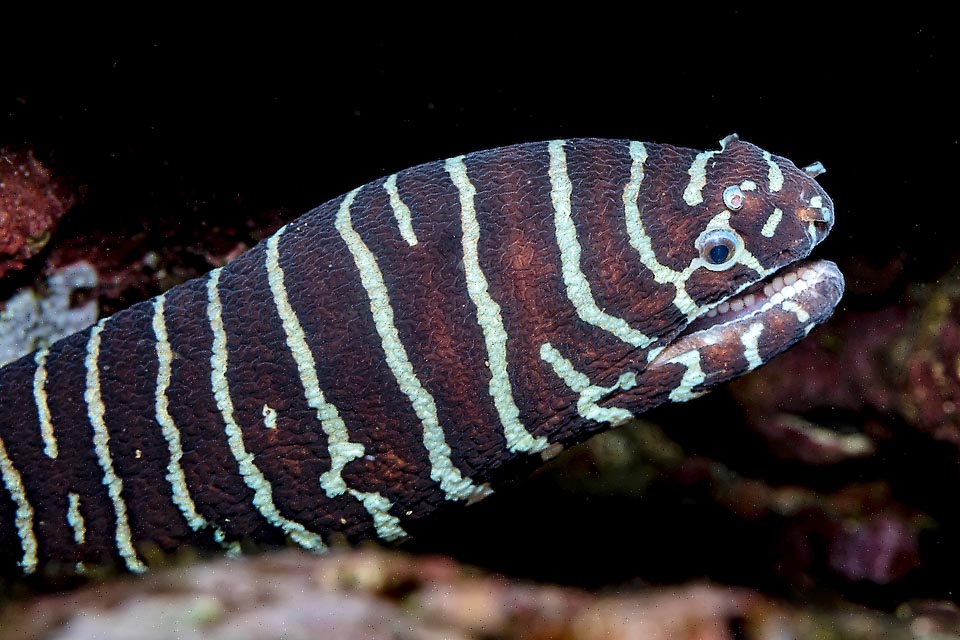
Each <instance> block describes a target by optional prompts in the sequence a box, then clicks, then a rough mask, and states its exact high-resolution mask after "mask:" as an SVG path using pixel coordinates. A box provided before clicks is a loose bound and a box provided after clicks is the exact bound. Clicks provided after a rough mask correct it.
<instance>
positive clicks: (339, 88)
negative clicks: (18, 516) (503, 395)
mask: <svg viewBox="0 0 960 640" xmlns="http://www.w3.org/2000/svg"><path fill="white" fill-rule="evenodd" d="M455 8H456V9H457V10H458V11H462V12H463V17H455V16H454V15H453V13H452V11H453V9H454V8H448V9H446V10H444V11H442V12H441V11H438V12H437V13H435V14H429V15H428V14H425V15H423V16H421V17H416V16H411V15H384V14H381V13H379V10H378V9H375V8H373V7H357V9H359V10H358V11H357V12H356V15H354V16H351V17H349V18H347V17H342V16H341V17H334V16H327V17H326V18H323V19H318V18H314V17H307V16H297V15H290V16H286V17H283V18H282V19H277V18H270V19H267V18H263V19H262V20H260V19H257V20H254V21H249V22H247V23H246V24H244V25H242V26H238V25H233V24H227V23H226V22H224V23H207V24H204V25H202V26H201V25H198V24H195V23H194V22H192V17H191V16H182V17H180V18H179V19H177V21H176V24H177V27H176V28H175V29H174V28H170V29H169V30H166V29H164V28H158V27H157V26H156V25H152V24H150V23H149V21H145V20H143V19H142V18H138V19H132V18H129V19H127V23H126V24H125V26H124V27H122V28H121V27H117V28H116V29H114V30H106V29H104V30H101V32H99V33H96V34H94V33H92V32H90V31H89V30H88V29H86V28H80V27H77V28H76V29H74V30H72V31H70V32H69V33H66V34H61V33H57V34H51V33H49V32H47V31H45V30H44V25H43V24H42V23H36V22H34V23H30V24H28V25H21V26H22V27H23V31H22V32H21V33H20V34H19V38H17V39H16V41H12V40H10V39H7V40H5V41H4V49H5V59H6V68H5V74H6V78H7V79H6V81H5V82H4V83H3V94H2V96H0V145H4V144H11V145H15V146H17V145H27V146H30V147H31V148H33V149H34V150H35V152H36V154H37V156H38V157H39V158H40V159H41V160H42V161H43V162H45V163H47V164H48V165H50V166H52V167H53V168H54V169H55V170H56V171H57V172H58V173H60V174H61V175H64V176H67V177H69V179H70V180H71V181H72V182H73V184H75V185H77V187H78V189H79V190H80V191H81V193H82V203H81V204H80V205H79V206H78V207H77V209H75V211H74V212H72V213H71V214H70V215H69V216H68V219H65V221H64V222H65V227H64V228H62V229H61V233H76V232H77V228H78V225H92V226H95V227H97V228H99V229H101V230H103V229H107V230H111V229H112V230H115V233H116V234H117V235H118V236H119V235H122V234H126V233H129V224H130V220H139V219H140V217H141V216H143V215H144V212H151V211H161V212H163V215H165V216H175V217H176V218H177V219H178V220H180V221H181V223H182V225H184V226H191V225H194V226H195V225H203V224H205V221H208V220H226V219H230V218H231V217H232V216H233V217H235V216H237V215H239V214H238V213H237V212H238V211H245V212H249V211H251V210H267V209H270V210H278V211H280V212H281V213H282V216H283V217H289V218H292V217H295V216H296V215H297V214H299V213H302V212H304V211H306V210H307V209H309V208H311V207H312V206H314V205H316V204H319V203H321V202H323V201H325V200H327V199H329V198H332V197H335V196H337V195H339V194H341V193H343V192H345V191H347V190H349V189H351V188H353V187H355V186H357V185H359V184H362V183H364V182H368V181H370V180H373V179H375V178H378V177H380V176H382V175H384V174H387V173H390V172H394V171H397V170H399V169H402V168H404V167H408V166H411V165H414V164H417V163H420V162H425V161H430V160H435V159H438V158H444V157H449V156H452V155H458V154H461V153H466V152H469V151H473V150H477V149H481V148H487V147H493V146H498V145H503V144H512V143H517V142H522V141H532V140H542V139H549V138H555V137H574V136H598V137H617V138H634V139H640V140H649V141H656V142H664V143H670V144H675V145H682V146H689V147H694V148H698V149H709V148H715V147H716V146H717V141H718V140H719V139H720V138H722V137H724V136H726V135H727V134H729V133H731V132H736V133H738V134H740V136H741V138H743V139H745V140H748V141H750V142H753V143H755V144H757V145H759V146H761V147H763V148H765V149H768V150H770V151H772V152H774V153H776V154H778V155H783V156H786V157H788V158H791V159H792V160H794V161H795V162H796V163H797V164H798V165H800V166H803V165H806V164H809V163H811V162H813V161H815V160H819V161H821V162H823V164H824V165H825V166H826V167H827V171H828V172H827V174H826V175H825V176H823V177H821V178H820V183H821V184H823V185H824V186H825V188H826V189H827V191H828V192H829V193H830V194H831V195H832V197H833V199H834V201H835V204H836V207H837V224H836V226H835V228H834V231H833V234H832V236H831V238H830V239H829V240H828V241H827V242H825V243H824V245H822V247H821V248H820V249H819V250H818V255H819V256H821V257H829V258H831V259H833V260H836V261H837V262H838V263H839V264H840V266H841V268H842V269H843V270H844V272H845V273H846V275H847V283H848V293H847V296H846V298H845V299H844V302H843V303H842V306H843V307H844V308H848V309H870V308H879V307H882V306H884V305H887V304H890V303H891V302H895V301H897V300H899V299H901V298H902V297H903V296H904V294H905V291H907V285H908V284H909V283H911V282H915V281H918V280H932V279H936V278H937V277H938V276H940V275H941V274H943V273H944V272H945V271H946V270H947V269H949V268H950V267H951V266H952V265H954V264H956V263H957V260H958V258H960V251H958V247H957V242H956V238H957V233H958V231H960V223H958V220H960V211H958V208H957V204H956V202H957V201H956V198H955V194H954V191H955V189H956V187H957V184H958V178H960V166H958V165H960V162H958V160H957V154H958V151H960V125H958V122H957V113H958V111H960V110H958V106H957V103H956V100H955V98H954V97H953V92H955V91H956V90H957V84H958V82H957V81H958V78H960V73H958V44H957V33H956V29H955V25H954V24H952V23H951V21H949V20H947V19H946V17H945V16H943V15H936V14H935V13H929V14H925V15H924V14H922V13H920V12H918V11H916V10H914V9H910V10H908V11H901V12H899V13H886V14H885V13H882V12H878V11H877V10H875V9H871V10H870V12H869V14H868V13H866V12H864V13H863V14H853V15H851V16H850V17H847V18H845V19H838V16H837V15H835V13H834V12H833V11H823V12H818V11H817V10H815V9H814V8H812V7H809V6H799V5H797V6H782V7H778V8H777V13H776V14H771V7H770V6H769V5H764V6H762V7H758V8H748V7H737V8H716V7H715V8H711V9H702V8H696V7H693V6H689V5H686V4H682V5H681V4H679V3H678V4H677V5H676V6H658V7H657V8H656V9H652V8H650V7H644V6H637V7H634V8H633V9H634V10H633V11H631V12H624V11H623V10H620V9H618V10H610V11H609V13H607V14H601V13H599V12H598V13H594V14H592V15H590V16H585V15H579V13H574V12H570V13H569V14H567V15H557V14H558V12H559V10H558V9H557V8H554V9H553V10H552V13H551V14H550V15H551V16H552V19H551V20H550V21H546V20H544V19H543V18H544V16H543V15H538V14H537V13H533V14H532V15H531V17H530V18H520V17H519V15H518V13H519V12H520V10H521V7H519V6H517V7H511V8H507V9H504V8H494V7H486V6H484V7H479V6H478V7H471V6H465V5H460V6H458V7H455ZM342 9H343V7H337V10H338V11H340V10H342ZM581 9H582V8H581ZM581 9H578V10H577V11H580V10H581ZM542 10H543V9H541V11H542ZM112 18H113V19H115V20H117V19H119V20H121V21H122V20H123V19H124V17H123V16H113V17H112ZM166 18H167V19H169V16H166ZM145 29H150V31H151V32H149V33H147V32H145ZM137 224H140V223H139V222H138V223H137ZM55 240H56V239H55ZM120 241H121V238H119V237H118V244H120ZM108 248H109V247H108ZM714 402H715V404H707V405H701V406H704V407H707V409H706V412H705V413H704V412H702V413H701V416H700V417H697V418H691V415H696V414H686V418H685V419H687V420H691V419H694V420H697V421H698V422H699V423H701V424H702V423H703V421H704V420H706V421H708V422H707V423H706V424H707V425H708V426H710V425H712V424H713V423H714V421H715V419H716V417H717V416H715V415H711V414H710V413H709V412H710V411H712V410H723V409H724V405H723V404H722V401H721V402H720V404H716V401H714ZM718 407H719V409H718ZM523 495H524V494H521V496H523ZM495 506H496V504H494V507H495ZM494 507H483V508H481V509H479V510H475V511H474V515H472V516H469V517H468V520H467V522H466V523H465V524H464V523H454V525H453V526H454V529H453V530H452V531H453V533H452V534H449V536H448V537H446V538H445V537H444V535H446V534H444V535H440V536H435V537H434V538H433V539H430V538H429V537H428V538H427V540H426V542H425V543H424V544H423V548H426V549H432V550H436V549H440V550H452V551H454V552H457V551H459V552H461V555H465V556H466V557H468V559H470V560H473V561H478V562H482V563H486V564H491V565H494V566H495V567H496V568H498V569H500V570H506V571H510V570H511V568H513V569H514V570H515V571H517V572H519V573H526V574H529V575H533V576H536V577H541V578H542V577H546V578H550V579H558V580H564V581H571V580H572V581H577V580H574V579H573V578H571V575H574V574H575V573H576V572H580V573H581V574H583V575H586V574H590V572H591V571H596V574H595V575H590V576H589V577H587V578H586V579H583V580H579V582H581V583H583V584H590V585H595V584H600V583H603V582H605V581H606V580H608V579H613V580H624V579H627V578H628V577H629V576H630V575H633V572H635V571H636V567H637V566H638V565H643V566H647V567H649V566H650V563H651V558H650V556H651V554H650V553H649V552H648V551H645V552H644V553H643V556H644V558H645V559H644V560H638V561H637V562H636V565H635V564H634V563H631V562H627V563H626V564H617V562H619V561H620V558H619V557H615V558H613V559H611V558H605V559H601V560H596V555H590V554H588V555H582V556H580V559H575V558H574V555H575V554H572V553H570V551H571V550H572V549H574V548H577V547H578V546H579V545H582V544H583V543H584V537H586V538H588V540H587V544H590V545H592V546H593V547H595V548H597V547H602V546H603V542H604V536H605V535H607V534H605V533H604V526H608V527H609V525H604V524H603V523H602V522H596V523H591V522H585V521H584V520H583V518H589V517H594V516H595V517H596V518H598V519H599V518H602V517H605V516H603V515H601V514H603V513H604V509H603V508H602V507H598V508H596V509H594V510H593V511H589V513H586V514H585V513H583V511H581V509H584V508H589V506H585V505H576V504H573V505H570V504H567V505H564V504H562V503H549V502H548V503H544V504H541V505H538V506H537V507H536V508H531V509H529V510H528V511H529V513H527V516H528V518H529V517H532V518H533V519H534V520H528V521H526V522H524V521H523V520H521V521H520V522H519V523H517V522H511V523H508V525H507V526H506V527H505V526H504V525H503V523H502V522H499V523H498V522H484V521H485V519H487V518H498V519H500V520H504V519H508V518H509V519H512V518H516V517H519V518H522V517H523V515H524V514H523V512H524V511H525V510H526V509H525V508H524V505H523V503H522V501H518V502H515V503H514V504H513V506H512V507H511V508H512V511H508V512H507V513H508V515H507V516H504V515H503V514H502V512H497V511H496V510H494ZM564 508H569V509H571V513H568V514H564V515H563V516H562V517H561V519H560V520H558V522H563V520H564V519H566V520H567V521H568V522H570V521H574V520H576V519H578V518H580V520H578V521H577V522H576V526H574V527H572V528H571V529H568V530H557V531H555V535H554V534H552V533H551V532H550V530H549V529H545V528H544V527H543V526H540V527H538V526H537V522H536V521H537V520H538V519H539V518H540V517H541V516H542V515H543V514H544V513H546V512H548V511H550V510H563V509H564ZM615 508H616V507H614V509H615ZM607 513H609V512H607ZM674 515H675V516H676V522H673V523H667V524H666V526H664V523H649V524H644V525H643V526H642V527H638V528H637V529H635V530H631V531H627V532H623V531H619V532H617V540H618V541H619V542H620V543H623V542H624V540H625V539H628V538H629V536H631V535H637V536H638V540H640V539H642V537H643V536H642V535H641V534H642V533H643V531H644V530H646V531H647V534H646V535H647V539H649V540H653V542H654V543H655V544H657V545H659V544H670V543H671V542H672V543H673V544H674V545H676V546H677V547H680V548H682V546H683V545H687V548H688V549H689V551H688V552H681V553H679V554H678V555H670V554H667V555H666V556H665V557H663V558H660V560H661V561H663V562H664V567H663V568H662V570H661V572H660V573H659V574H657V572H656V570H654V572H653V573H654V575H655V577H659V578H663V579H680V578H683V577H685V576H686V575H688V574H685V573H683V572H682V571H681V572H680V573H677V572H676V571H674V572H672V573H671V567H670V565H671V563H673V562H674V560H675V559H677V558H680V557H684V558H686V559H687V560H691V559H692V562H693V565H692V566H693V567H694V569H693V570H692V572H693V574H697V572H698V571H700V568H703V567H705V566H706V565H707V564H709V563H710V562H714V561H715V558H716V557H717V556H720V555H723V554H729V555H731V556H733V557H737V555H738V554H749V553H750V545H751V541H750V540H739V541H736V540H732V541H731V540H729V539H725V540H723V541H720V542H718V543H716V546H713V545H710V544H706V545H702V544H699V543H698V539H707V538H709V532H704V531H700V530H698V527H700V526H702V522H703V519H702V518H700V517H698V516H693V517H691V518H690V520H689V521H687V520H685V519H684V518H685V516H684V514H683V510H682V508H679V509H678V510H677V511H676V513H675V514H674ZM471 518H472V519H471ZM613 526H614V527H616V525H615V524H614V525H613ZM631 526H632V525H631ZM457 527H459V529H458V528H457ZM518 529H520V530H523V532H520V531H518ZM651 531H654V532H657V531H659V533H656V534H655V535H652V537H651V534H650V533H649V532H651ZM571 536H573V537H571ZM455 537H463V538H464V540H466V544H467V545H471V547H470V548H469V549H467V551H466V552H465V553H463V552H464V549H463V547H462V546H461V547H460V548H459V549H458V548H457V546H456V544H455V542H454V541H452V540H451V538H455ZM669 538H674V539H673V540H672V541H671V540H669ZM483 545H487V547H486V548H479V547H481V546H483ZM621 548H622V547H621ZM505 554H509V557H510V558H511V559H512V560H510V561H506V560H505V559H504V560H502V561H500V562H498V561H497V558H498V556H500V557H502V558H506V557H507V555H505ZM530 555H540V556H541V558H540V559H539V560H536V561H530V560H529V558H527V559H524V556H530ZM600 555H602V551H601V552H600ZM652 555H654V556H656V555H657V554H652ZM741 557H743V556H741ZM517 558H520V559H519V560H517ZM671 558H673V559H671ZM654 560H656V558H654ZM594 562H595V564H591V563H594ZM759 562H760V563H762V560H760V561H759ZM697 563H701V564H699V565H698V564H697ZM734 564H736V563H734ZM563 566H567V567H569V568H568V569H567V570H566V572H564V570H563V569H561V568H560V567H563ZM517 567H519V569H517ZM600 567H603V568H602V569H601V568H600ZM698 567H700V568H698ZM728 568H729V567H728ZM686 571H688V572H689V569H687V570H686ZM714 575H715V576H716V575H717V574H714ZM720 577H721V578H722V579H724V580H725V581H732V582H749V580H748V579H747V578H744V577H743V576H736V575H729V574H728V575H722V574H721V575H720Z"/></svg>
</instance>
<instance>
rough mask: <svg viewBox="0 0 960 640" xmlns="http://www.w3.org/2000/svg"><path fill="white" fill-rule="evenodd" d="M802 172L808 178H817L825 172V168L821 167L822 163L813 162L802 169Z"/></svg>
mask: <svg viewBox="0 0 960 640" xmlns="http://www.w3.org/2000/svg"><path fill="white" fill-rule="evenodd" d="M803 172H804V173H805V174H807V175H808V176H810V177H811V178H816V177H817V176H822V175H823V174H824V173H826V172H827V170H826V168H825V167H824V166H823V163H822V162H820V161H817V162H814V163H813V164H808V165H807V166H805V167H804V168H803Z"/></svg>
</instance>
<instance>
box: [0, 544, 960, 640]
mask: <svg viewBox="0 0 960 640" xmlns="http://www.w3.org/2000/svg"><path fill="white" fill-rule="evenodd" d="M909 615H911V616H912V617H913V620H912V623H911V624H912V626H913V627H914V628H918V626H923V628H925V629H928V630H934V629H941V630H942V629H944V628H948V627H949V625H950V624H952V623H953V620H952V617H951V615H950V612H949V611H945V610H943V609H942V608H941V609H935V608H933V607H932V606H929V605H928V606H926V607H925V610H918V611H917V612H915V613H910V614H909ZM910 628H911V625H910V624H907V623H905V622H904V621H901V620H898V619H896V618H894V617H892V616H884V615H879V614H870V613H866V612H862V611H857V610H848V609H844V610H837V611H832V612H831V611H817V612H802V611H799V610H797V609H795V608H792V607H790V606H787V605H784V604H780V603H777V602H775V601H773V600H770V599H768V598H765V597H762V596H760V595H757V594H755V593H752V592H750V591H747V590H745V589H729V588H722V587H715V586H710V585H706V584H694V585H690V586H685V587H677V588H671V589H622V590H618V591H617V592H616V593H610V594H601V595H594V594H589V593H586V592H583V591H578V590H574V589H568V588H560V587H553V586H542V585H534V584H529V583H524V582H518V581H513V580H510V579H508V578H505V577H502V576H496V575H490V574H485V573H481V572H478V571H476V570H471V569H465V568H463V567H461V566H459V565H457V564H456V563H455V562H453V561H451V560H448V559H444V558H439V557H424V558H414V557H410V556H406V555H402V554H398V553H387V552H377V551H359V552H339V553H335V554H333V555H330V556H325V557H315V556H313V557H312V556H308V555H305V554H301V553H294V552H285V553H277V554H272V555H265V556H260V557H256V558H241V559H235V560H230V561H226V560H220V561H216V562H210V563H207V564H203V565H193V566H188V567H185V568H181V569H173V570H168V571H165V572H162V573H156V574H154V575H151V576H148V577H147V578H146V579H141V580H130V579H127V580H122V581H117V582H114V583H112V584H105V585H99V586H91V587H87V588H84V589H80V590H78V591H75V592H73V593H69V594H65V595H60V596H39V597H36V598H33V599H29V600H23V601H20V602H17V603H14V604H11V605H8V606H7V608H6V610H4V611H2V612H0V640H6V639H7V638H19V639H23V640H41V639H53V638H57V639H61V640H67V639H70V640H79V639H82V638H100V639H101V640H111V639H114V638H116V639H117V640H120V639H126V638H139V639H142V640H154V639H155V640H161V639H166V638H178V639H181V640H190V639H193V638H197V639H199V638H208V639H219V638H223V639H226V638H230V639H233V640H243V639H245V638H250V639H253V638H257V639H262V640H271V639H273V638H276V639H278V640H279V639H281V638H284V639H293V638H296V639H303V640H307V639H310V638H318V639H320V638H338V639H351V638H357V639H360V638H364V639H370V640H380V639H384V640H386V639H388V638H393V639H400V638H403V639H407V640H414V639H416V640H434V639H439V638H448V639H463V640H469V639H473V638H476V639H480V638H503V639H504V640H506V639H509V638H518V639H519V638H524V639H531V640H532V639H537V640H549V639H557V640H560V639H564V640H632V639H637V640H640V639H643V640H661V639H662V640H667V639H669V640H683V639H685V638H690V639H691V640H693V639H696V640H734V639H740V640H747V639H750V640H761V639H762V640H777V639H780V638H788V637H789V638H796V639H797V640H803V639H806V638H811V639H812V638H823V637H825V636H824V635H823V634H824V633H829V634H830V635H829V637H830V638H836V639H838V640H839V639H843V638H879V637H883V638H887V639H890V640H896V639H898V638H910V637H913V636H912V635H911V633H910Z"/></svg>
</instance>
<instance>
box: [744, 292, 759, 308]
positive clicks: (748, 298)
mask: <svg viewBox="0 0 960 640" xmlns="http://www.w3.org/2000/svg"><path fill="white" fill-rule="evenodd" d="M756 301H757V296H755V295H753V294H752V293H748V294H747V295H745V296H743V304H745V305H746V306H748V307H752V306H753V305H754V303H755V302H756Z"/></svg>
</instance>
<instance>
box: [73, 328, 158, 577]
mask: <svg viewBox="0 0 960 640" xmlns="http://www.w3.org/2000/svg"><path fill="white" fill-rule="evenodd" d="M107 320H108V319H107V318H104V319H103V320H101V321H100V322H98V323H97V324H95V325H93V327H92V328H91V329H90V338H89V339H88V340H87V355H86V357H85V358H84V367H86V371H87V381H86V382H87V384H86V389H85V390H84V392H83V399H84V401H85V402H86V403H87V416H88V418H89V419H90V425H91V426H92V427H93V448H94V451H95V452H96V454H97V462H98V463H99V464H100V469H101V470H102V471H103V484H104V485H105V486H106V487H107V493H108V494H109V495H110V502H111V503H112V504H113V511H114V513H115V514H116V519H117V524H116V534H115V536H114V537H115V538H116V543H117V551H118V552H119V553H120V557H122V558H123V561H124V563H126V565H127V569H129V570H130V571H133V572H135V573H142V572H144V571H146V570H147V567H146V566H145V565H144V564H143V563H142V562H140V559H139V558H138V557H137V552H136V550H134V548H133V538H132V534H131V533H130V522H129V521H128V520H127V504H126V503H125V502H124V501H123V481H122V480H121V479H120V478H119V477H118V476H117V473H116V471H114V469H113V458H112V457H111V456H110V444H109V443H110V432H109V431H107V423H106V422H105V420H104V417H105V415H106V412H107V409H106V407H105V406H104V405H103V396H102V394H101V392H100V364H99V360H100V333H101V332H102V331H103V327H104V325H105V324H106V322H107Z"/></svg>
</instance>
